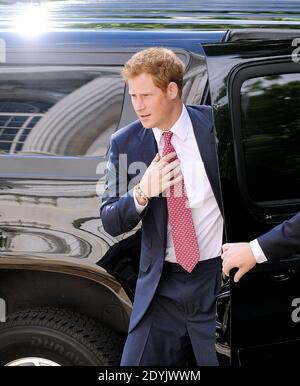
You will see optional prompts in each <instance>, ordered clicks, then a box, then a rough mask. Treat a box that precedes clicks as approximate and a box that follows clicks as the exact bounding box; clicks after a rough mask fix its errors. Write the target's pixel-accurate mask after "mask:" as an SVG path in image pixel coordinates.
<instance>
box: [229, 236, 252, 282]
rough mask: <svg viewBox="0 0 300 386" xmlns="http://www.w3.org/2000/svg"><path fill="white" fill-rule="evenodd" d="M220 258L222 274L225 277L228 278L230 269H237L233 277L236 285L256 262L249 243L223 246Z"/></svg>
mask: <svg viewBox="0 0 300 386" xmlns="http://www.w3.org/2000/svg"><path fill="white" fill-rule="evenodd" d="M221 257H222V260H223V263H222V264H223V272H224V273H225V275H227V276H229V271H230V270H231V269H232V268H238V271H237V272H236V274H235V275H234V281H235V282H236V283H237V282H238V281H239V280H240V278H241V277H242V276H243V275H244V274H245V273H247V272H248V271H250V269H251V268H253V267H254V266H255V264H256V260H255V257H254V255H253V253H252V250H251V247H250V244H249V243H232V244H224V245H223V253H222V256H221Z"/></svg>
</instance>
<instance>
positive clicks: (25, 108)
mask: <svg viewBox="0 0 300 386" xmlns="http://www.w3.org/2000/svg"><path fill="white" fill-rule="evenodd" d="M124 87H125V84H124V81H123V80H122V78H121V75H120V70H119V69H118V68H114V67H102V68H101V67H80V66H39V67H36V66H28V67H23V68H17V67H15V68H12V67H9V68H5V67H2V68H1V73H0V154H2V155H5V154H18V155H31V154H34V155H49V156H72V157H74V156H104V155H105V154H106V151H107V148H108V146H109V141H110V137H111V134H112V133H113V132H114V131H115V130H116V129H117V127H118V123H119V120H120V115H121V110H122V102H123V94H124Z"/></svg>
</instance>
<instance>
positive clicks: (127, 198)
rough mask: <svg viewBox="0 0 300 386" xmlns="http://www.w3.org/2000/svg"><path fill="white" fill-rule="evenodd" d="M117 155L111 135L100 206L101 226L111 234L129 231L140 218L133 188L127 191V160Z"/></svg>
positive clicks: (117, 151)
mask: <svg viewBox="0 0 300 386" xmlns="http://www.w3.org/2000/svg"><path fill="white" fill-rule="evenodd" d="M119 155H120V153H119V150H118V147H117V144H116V142H115V140H114V138H113V137H112V140H111V145H110V149H109V159H108V162H107V166H106V183H105V191H104V194H103V196H102V204H101V208H100V216H101V219H102V223H103V227H104V229H105V231H106V232H107V233H109V234H110V235H112V236H118V235H120V234H122V233H125V232H129V231H130V230H132V229H133V228H134V227H135V226H136V225H137V224H138V223H139V221H140V220H141V215H139V214H138V213H137V210H136V207H135V203H134V199H133V189H131V190H129V191H127V189H128V174H127V162H125V161H124V158H122V155H121V156H119ZM123 156H124V155H123ZM125 157H126V155H125ZM122 159H123V161H122ZM146 210H147V209H145V210H144V212H143V214H142V215H144V214H145V212H146Z"/></svg>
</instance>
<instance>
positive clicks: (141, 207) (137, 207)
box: [133, 189, 148, 214]
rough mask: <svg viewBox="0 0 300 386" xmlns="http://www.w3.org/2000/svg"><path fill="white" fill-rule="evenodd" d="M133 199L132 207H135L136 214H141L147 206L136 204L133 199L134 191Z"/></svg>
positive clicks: (135, 200)
mask: <svg viewBox="0 0 300 386" xmlns="http://www.w3.org/2000/svg"><path fill="white" fill-rule="evenodd" d="M133 199H134V205H135V209H136V211H137V213H138V214H141V213H142V211H143V210H144V209H145V208H146V206H147V205H148V204H145V205H141V204H139V203H138V201H137V199H136V197H135V189H133Z"/></svg>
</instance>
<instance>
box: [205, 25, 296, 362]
mask: <svg viewBox="0 0 300 386" xmlns="http://www.w3.org/2000/svg"><path fill="white" fill-rule="evenodd" d="M297 35H298V36H299V38H298V39H297ZM299 46H300V33H299V31H294V32H293V31H283V32H282V33H280V32H276V33H274V32H273V31H262V32H261V31H253V30H251V31H249V30H243V31H238V30H236V31H231V32H229V33H228V34H227V37H226V42H224V43H222V44H209V45H204V50H205V53H206V56H207V66H208V75H209V87H210V97H211V103H212V106H213V112H214V120H215V128H216V135H217V138H218V153H219V168H220V175H221V184H222V193H223V200H224V210H225V224H226V231H227V241H228V242H238V241H250V240H253V239H255V238H256V237H257V236H259V235H261V234H263V233H265V232H266V231H268V230H269V229H271V228H272V227H274V226H275V225H277V224H279V223H281V222H282V221H284V220H285V219H288V218H290V217H291V216H292V215H294V214H295V213H297V212H298V211H300V108H299V106H300V55H299V54H298V52H299V51H300V50H299ZM232 277H233V276H232V275H231V277H230V300H229V297H228V298H227V300H226V302H225V303H226V304H224V293H223V294H222V295H221V297H222V296H223V300H222V302H221V303H222V304H221V307H219V308H218V313H219V315H218V318H219V322H220V323H221V324H220V326H219V329H220V332H221V333H223V339H228V340H229V341H228V342H222V341H221V342H220V344H221V346H222V343H224V344H225V346H226V344H229V346H230V352H231V364H232V365H233V366H246V365H262V364H263V365H265V364H276V363H278V364H279V363H280V364H281V365H282V364H283V363H288V364H291V363H294V364H295V363H296V362H297V363H298V361H299V353H300V255H299V256H297V255H296V256H290V257H289V258H285V259H282V260H278V262H275V263H269V262H266V263H262V264H257V265H256V266H255V268H254V269H253V270H251V272H249V273H248V274H246V275H245V276H244V277H243V278H242V279H241V280H240V282H238V283H234V282H233V279H232ZM229 308H230V318H229V322H228V317H227V316H228V309H229ZM226 313H227V314H226ZM229 336H230V339H229ZM219 338H220V334H219ZM221 338H222V336H221ZM221 340H222V339H221Z"/></svg>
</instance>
